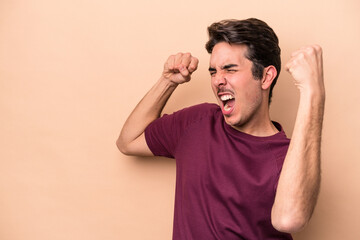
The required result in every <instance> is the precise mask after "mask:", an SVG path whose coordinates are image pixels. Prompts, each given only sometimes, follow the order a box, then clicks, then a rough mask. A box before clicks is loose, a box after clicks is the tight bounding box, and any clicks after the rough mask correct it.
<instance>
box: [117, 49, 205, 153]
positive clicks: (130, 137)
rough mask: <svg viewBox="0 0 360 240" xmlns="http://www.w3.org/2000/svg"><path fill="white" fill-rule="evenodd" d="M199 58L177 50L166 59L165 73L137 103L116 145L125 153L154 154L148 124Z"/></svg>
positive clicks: (187, 79) (194, 67)
mask: <svg viewBox="0 0 360 240" xmlns="http://www.w3.org/2000/svg"><path fill="white" fill-rule="evenodd" d="M198 62H199V61H198V59H197V58H195V57H192V56H191V54H190V53H185V54H183V53H178V54H176V55H171V56H170V57H169V58H168V59H167V61H166V63H165V65H164V71H163V73H162V76H161V77H160V79H159V80H158V81H157V82H156V83H155V85H154V86H153V87H152V88H151V89H150V91H149V92H148V93H147V94H146V95H145V96H144V97H143V99H142V100H141V101H140V102H139V103H138V105H137V106H136V107H135V109H134V110H133V112H132V113H131V114H130V116H129V117H128V119H127V120H126V122H125V124H124V126H123V128H122V130H121V133H120V136H119V138H118V140H117V141H116V145H117V147H118V148H119V150H120V151H121V152H122V153H124V154H126V155H135V156H153V154H152V152H151V151H150V149H149V147H148V145H147V143H146V140H145V134H144V131H145V128H146V127H147V126H148V125H149V124H150V123H151V122H152V121H154V120H155V119H157V118H159V117H160V114H161V111H162V110H163V108H164V106H165V104H166V102H167V100H168V99H169V97H170V96H171V94H172V93H173V92H174V90H175V89H176V87H177V86H178V85H179V84H182V83H185V82H188V81H190V78H191V74H192V73H193V72H194V71H195V70H196V69H197V66H198Z"/></svg>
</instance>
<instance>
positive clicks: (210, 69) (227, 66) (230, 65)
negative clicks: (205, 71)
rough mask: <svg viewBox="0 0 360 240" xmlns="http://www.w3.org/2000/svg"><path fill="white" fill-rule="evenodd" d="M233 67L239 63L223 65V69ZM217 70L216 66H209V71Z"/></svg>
mask: <svg viewBox="0 0 360 240" xmlns="http://www.w3.org/2000/svg"><path fill="white" fill-rule="evenodd" d="M232 67H238V65H237V64H226V65H225V66H222V67H221V69H229V68H232ZM215 71H216V69H215V68H213V67H209V72H215Z"/></svg>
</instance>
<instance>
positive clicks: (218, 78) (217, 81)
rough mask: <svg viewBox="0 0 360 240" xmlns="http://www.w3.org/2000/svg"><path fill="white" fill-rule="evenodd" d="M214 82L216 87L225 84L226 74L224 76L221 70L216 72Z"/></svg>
mask: <svg viewBox="0 0 360 240" xmlns="http://www.w3.org/2000/svg"><path fill="white" fill-rule="evenodd" d="M214 84H215V86H217V87H219V86H222V85H226V76H225V74H223V73H221V72H218V73H216V76H215V77H214Z"/></svg>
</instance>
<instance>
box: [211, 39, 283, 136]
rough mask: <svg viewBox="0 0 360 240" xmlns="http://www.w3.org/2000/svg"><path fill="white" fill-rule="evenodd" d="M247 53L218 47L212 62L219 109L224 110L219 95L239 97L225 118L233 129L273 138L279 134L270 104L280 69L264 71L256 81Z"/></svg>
mask: <svg viewBox="0 0 360 240" xmlns="http://www.w3.org/2000/svg"><path fill="white" fill-rule="evenodd" d="M246 52H247V47H246V46H245V45H230V44H228V43H226V42H221V43H218V44H216V45H215V47H214V49H213V51H212V54H211V58H210V67H209V72H210V75H211V87H212V90H213V92H214V94H215V96H216V98H217V100H218V103H219V106H223V102H222V101H221V100H220V97H219V95H223V94H230V95H232V96H233V97H235V105H234V109H233V111H232V112H231V113H230V114H224V118H225V121H226V122H227V123H228V124H229V125H230V126H232V127H233V128H235V129H237V130H239V131H241V132H245V133H248V134H251V135H255V136H269V135H273V134H274V133H276V132H277V130H276V128H275V127H274V125H273V124H272V123H271V121H270V116H269V105H268V102H267V101H268V96H269V89H270V85H271V82H272V81H273V79H274V78H275V77H276V74H277V73H276V69H275V67H273V66H269V67H267V68H265V69H264V74H263V78H262V79H255V78H254V77H253V75H252V71H251V68H252V62H251V61H250V60H249V59H247V58H246V57H245V55H246Z"/></svg>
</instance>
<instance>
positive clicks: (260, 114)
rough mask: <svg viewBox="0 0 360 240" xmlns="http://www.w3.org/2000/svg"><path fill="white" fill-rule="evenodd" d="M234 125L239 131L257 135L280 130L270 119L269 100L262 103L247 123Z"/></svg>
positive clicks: (265, 134)
mask: <svg viewBox="0 0 360 240" xmlns="http://www.w3.org/2000/svg"><path fill="white" fill-rule="evenodd" d="M232 127H233V128H235V129H236V130H238V131H241V132H243V133H246V134H249V135H253V136H257V137H267V136H271V135H274V134H276V133H278V132H279V130H278V129H277V128H276V127H275V126H274V124H273V123H272V121H271V119H270V114H269V105H268V103H267V102H266V103H265V104H262V105H261V106H260V108H259V109H258V110H257V111H256V113H255V114H254V115H253V116H252V117H251V118H250V119H249V120H248V121H247V122H246V123H244V124H242V125H241V126H232Z"/></svg>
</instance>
